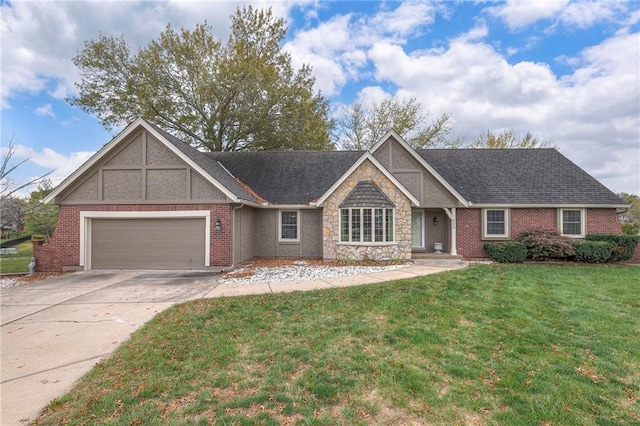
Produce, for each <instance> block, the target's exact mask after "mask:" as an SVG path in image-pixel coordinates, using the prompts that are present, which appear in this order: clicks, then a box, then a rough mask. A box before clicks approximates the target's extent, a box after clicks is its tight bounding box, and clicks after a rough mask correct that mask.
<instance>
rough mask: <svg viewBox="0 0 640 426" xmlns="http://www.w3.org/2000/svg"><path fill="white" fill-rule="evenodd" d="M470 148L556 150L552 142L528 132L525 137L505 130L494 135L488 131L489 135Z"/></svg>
mask: <svg viewBox="0 0 640 426" xmlns="http://www.w3.org/2000/svg"><path fill="white" fill-rule="evenodd" d="M469 148H490V149H505V148H556V146H555V144H554V143H553V142H551V141H543V140H540V139H538V138H537V137H535V136H533V135H532V134H531V133H529V132H527V133H526V134H524V135H520V134H518V133H516V132H515V131H514V130H504V131H502V132H500V133H494V132H492V131H490V130H487V133H485V134H482V135H480V136H479V137H478V138H477V139H476V140H475V141H474V142H473V143H472V144H471V145H469Z"/></svg>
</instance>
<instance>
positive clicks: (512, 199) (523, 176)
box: [417, 148, 625, 205]
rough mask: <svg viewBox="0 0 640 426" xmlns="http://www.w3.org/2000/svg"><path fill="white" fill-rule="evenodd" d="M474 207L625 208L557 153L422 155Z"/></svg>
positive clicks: (520, 151)
mask: <svg viewBox="0 0 640 426" xmlns="http://www.w3.org/2000/svg"><path fill="white" fill-rule="evenodd" d="M417 152H418V154H419V155H420V156H421V157H422V158H424V159H425V160H426V161H427V163H429V164H430V165H431V166H432V167H433V168H434V169H436V171H437V172H438V173H440V175H441V176H442V177H443V178H444V179H445V180H447V181H448V182H449V183H450V184H451V185H452V186H453V187H454V188H455V189H456V190H457V191H458V192H459V193H460V195H462V196H463V197H464V198H465V199H466V200H467V201H470V202H472V203H474V204H522V205H526V204H547V205H549V204H551V205H598V204H601V205H620V204H625V203H624V202H623V201H622V200H620V198H618V196H616V195H615V194H614V193H613V192H611V191H610V190H609V189H608V188H606V187H605V186H604V185H602V184H601V183H600V182H598V181H597V180H596V179H595V178H593V177H592V176H590V175H589V174H588V173H587V172H585V171H584V170H582V169H581V168H580V167H578V166H577V165H576V164H574V163H573V162H571V161H570V160H569V159H568V158H566V157H565V156H563V155H562V154H560V153H559V152H558V151H556V150H555V149H547V148H536V149H419V150H417Z"/></svg>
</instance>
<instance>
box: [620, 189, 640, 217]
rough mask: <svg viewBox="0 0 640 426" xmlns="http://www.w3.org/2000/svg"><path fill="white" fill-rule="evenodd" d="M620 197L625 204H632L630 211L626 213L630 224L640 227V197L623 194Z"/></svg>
mask: <svg viewBox="0 0 640 426" xmlns="http://www.w3.org/2000/svg"><path fill="white" fill-rule="evenodd" d="M618 197H620V199H622V200H623V201H624V202H625V203H627V204H631V207H630V208H629V210H628V211H627V212H626V213H625V216H626V218H627V222H628V223H632V224H637V225H640V197H639V196H637V195H636V194H628V193H626V192H621V193H619V194H618Z"/></svg>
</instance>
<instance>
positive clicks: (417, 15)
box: [369, 0, 436, 37]
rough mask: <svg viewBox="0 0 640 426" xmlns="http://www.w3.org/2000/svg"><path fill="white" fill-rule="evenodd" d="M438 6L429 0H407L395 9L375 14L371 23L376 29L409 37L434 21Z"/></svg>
mask: <svg viewBox="0 0 640 426" xmlns="http://www.w3.org/2000/svg"><path fill="white" fill-rule="evenodd" d="M435 12H436V8H435V7H434V4H433V3H432V2H428V1H419V0H414V1H405V2H402V3H400V5H399V6H398V7H396V8H395V9H393V10H390V11H385V10H382V11H380V12H378V13H377V14H375V15H374V16H373V17H372V19H371V21H370V23H369V25H370V26H371V27H372V28H374V29H375V31H378V32H382V33H386V34H391V35H395V36H397V37H407V36H410V35H415V32H416V31H419V30H420V28H424V27H425V26H426V25H428V24H431V23H433V21H434V18H435Z"/></svg>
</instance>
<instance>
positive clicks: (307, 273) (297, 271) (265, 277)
mask: <svg viewBox="0 0 640 426" xmlns="http://www.w3.org/2000/svg"><path fill="white" fill-rule="evenodd" d="M403 266H406V265H389V266H302V265H291V266H279V267H275V268H255V269H254V270H253V275H251V276H248V277H239V278H233V274H234V273H236V274H240V273H242V272H245V271H246V270H245V269H242V268H240V269H237V270H235V271H233V272H232V273H230V274H229V275H227V277H225V278H222V279H220V280H219V282H220V283H222V284H239V285H244V284H258V283H265V284H266V283H276V282H284V281H307V280H319V279H323V278H335V277H345V276H349V275H364V274H371V273H373V272H382V271H391V270H394V269H398V268H402V267H403Z"/></svg>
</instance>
